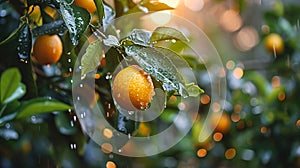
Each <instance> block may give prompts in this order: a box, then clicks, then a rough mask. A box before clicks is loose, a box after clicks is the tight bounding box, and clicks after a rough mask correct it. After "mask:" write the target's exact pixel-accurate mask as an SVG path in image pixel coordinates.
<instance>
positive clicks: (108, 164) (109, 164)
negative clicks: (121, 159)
mask: <svg viewBox="0 0 300 168" xmlns="http://www.w3.org/2000/svg"><path fill="white" fill-rule="evenodd" d="M116 167H117V165H116V164H115V163H114V162H112V161H108V162H106V168H116Z"/></svg>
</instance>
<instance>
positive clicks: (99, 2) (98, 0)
mask: <svg viewBox="0 0 300 168" xmlns="http://www.w3.org/2000/svg"><path fill="white" fill-rule="evenodd" d="M94 2H95V4H96V7H97V15H98V17H99V19H100V21H101V20H102V19H103V18H104V16H105V12H104V4H103V1H102V0H94Z"/></svg>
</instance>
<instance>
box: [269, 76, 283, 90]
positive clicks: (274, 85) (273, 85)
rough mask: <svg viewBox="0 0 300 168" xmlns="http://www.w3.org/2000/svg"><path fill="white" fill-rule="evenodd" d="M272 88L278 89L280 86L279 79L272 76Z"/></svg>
mask: <svg viewBox="0 0 300 168" xmlns="http://www.w3.org/2000/svg"><path fill="white" fill-rule="evenodd" d="M271 83H272V87H273V88H278V87H280V85H281V81H280V77H279V76H274V77H273V78H272V80H271Z"/></svg>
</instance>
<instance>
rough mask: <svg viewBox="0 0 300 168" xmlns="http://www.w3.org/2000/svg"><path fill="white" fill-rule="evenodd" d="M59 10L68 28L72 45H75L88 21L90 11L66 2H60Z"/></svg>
mask: <svg viewBox="0 0 300 168" xmlns="http://www.w3.org/2000/svg"><path fill="white" fill-rule="evenodd" d="M60 12H61V14H62V17H63V19H64V21H65V24H66V26H67V28H68V30H69V34H70V38H71V41H72V43H73V45H77V44H78V40H79V39H80V37H81V35H82V34H83V33H84V31H85V30H86V28H87V27H88V25H89V23H90V20H91V15H90V13H89V12H88V11H87V10H86V9H83V8H81V7H79V6H76V5H73V4H72V5H68V4H67V3H61V4H60Z"/></svg>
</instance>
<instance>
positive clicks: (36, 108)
mask: <svg viewBox="0 0 300 168" xmlns="http://www.w3.org/2000/svg"><path fill="white" fill-rule="evenodd" d="M68 109H72V107H71V106H69V105H67V104H65V103H62V102H59V101H57V100H51V99H49V98H36V99H31V100H28V101H24V102H22V103H21V105H20V107H19V108H18V110H17V116H16V117H17V118H24V117H29V116H32V115H36V114H42V113H49V112H53V111H65V110H68Z"/></svg>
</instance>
